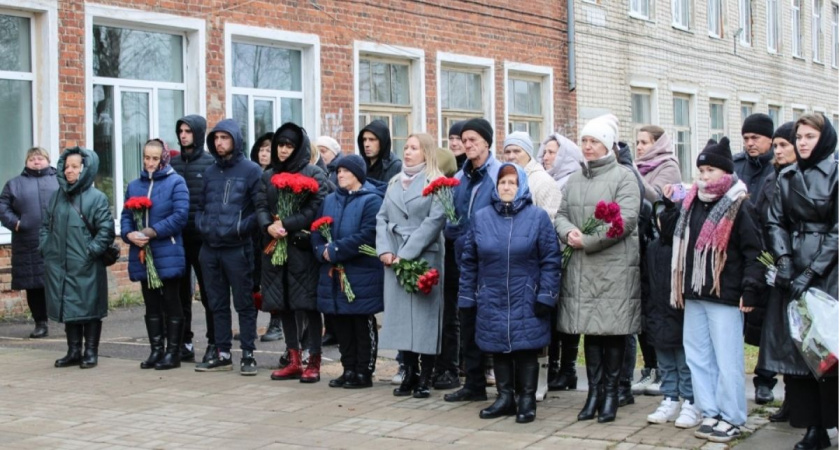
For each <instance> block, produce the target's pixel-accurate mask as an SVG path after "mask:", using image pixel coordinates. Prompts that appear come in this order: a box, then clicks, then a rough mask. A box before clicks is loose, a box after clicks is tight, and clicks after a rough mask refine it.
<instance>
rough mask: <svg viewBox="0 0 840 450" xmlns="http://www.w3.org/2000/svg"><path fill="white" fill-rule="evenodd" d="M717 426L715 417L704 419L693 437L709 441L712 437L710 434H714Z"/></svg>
mask: <svg viewBox="0 0 840 450" xmlns="http://www.w3.org/2000/svg"><path fill="white" fill-rule="evenodd" d="M717 424H718V419H717V417H704V418H703V422H701V423H700V428H698V429H696V430H694V437H698V438H700V439H709V438H710V437H712V433H714V432H715V426H717Z"/></svg>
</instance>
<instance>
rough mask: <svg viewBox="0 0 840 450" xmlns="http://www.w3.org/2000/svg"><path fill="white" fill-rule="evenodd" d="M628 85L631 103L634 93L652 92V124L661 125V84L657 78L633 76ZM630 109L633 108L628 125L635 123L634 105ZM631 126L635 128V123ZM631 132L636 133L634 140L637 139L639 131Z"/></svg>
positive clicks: (633, 130)
mask: <svg viewBox="0 0 840 450" xmlns="http://www.w3.org/2000/svg"><path fill="white" fill-rule="evenodd" d="M628 84H629V85H630V92H631V96H630V97H629V98H630V101H631V102H632V101H633V97H632V94H633V91H637V92H638V91H649V92H650V122H651V124H658V123H660V119H659V84H658V82H657V80H656V79H655V78H650V77H645V76H632V75H631V77H630V81H629V83H628ZM630 108H631V111H630V120H629V121H628V123H633V111H632V108H633V105H632V104H631V105H630ZM645 125H648V124H645ZM631 126H633V127H635V123H633V125H631ZM630 131H632V132H633V133H634V138H635V133H636V131H638V130H636V129H635V128H634V129H632V130H630Z"/></svg>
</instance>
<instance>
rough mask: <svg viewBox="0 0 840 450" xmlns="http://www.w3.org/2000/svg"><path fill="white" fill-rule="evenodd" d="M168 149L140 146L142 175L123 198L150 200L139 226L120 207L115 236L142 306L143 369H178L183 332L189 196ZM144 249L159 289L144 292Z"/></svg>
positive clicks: (159, 143)
mask: <svg viewBox="0 0 840 450" xmlns="http://www.w3.org/2000/svg"><path fill="white" fill-rule="evenodd" d="M169 158H170V155H169V149H168V148H166V144H165V143H164V142H163V141H162V140H160V139H150V140H148V141H147V142H146V144H145V145H144V146H143V171H142V172H140V177H139V178H137V179H136V180H134V181H132V182H131V183H128V188H126V191H125V199H126V200H128V199H130V198H132V197H148V198H149V199H151V201H152V207H151V208H149V209H148V210H147V211H146V212H145V213H144V215H143V216H144V217H143V223H142V226H141V227H138V226H137V223H136V222H135V220H134V211H132V210H130V209H128V208H123V210H122V216H121V219H120V233H121V235H122V239H123V241H125V242H126V243H127V244H131V248H130V250H129V252H128V276H129V278H130V279H131V281H139V282H140V283H141V287H142V291H143V301H144V302H145V303H146V331H147V332H148V333H149V343H150V345H151V347H152V351H151V353H150V354H149V357H148V358H147V359H146V360H145V361H143V362H142V363H140V368H142V369H152V368H154V369H157V370H166V369H173V368H176V367H181V359H180V354H179V351H180V350H179V349H180V348H181V340H182V338H183V334H184V315H183V312H182V310H181V302H180V300H179V299H180V297H179V293H178V292H179V291H178V289H179V286H180V283H181V277H183V276H184V273H185V271H186V263H185V259H184V258H185V257H184V242H183V240H182V239H181V230H183V229H184V227H185V226H186V225H187V215H188V214H189V209H190V193H189V190H187V183H186V182H185V181H184V179H183V178H182V177H181V176H180V175H178V174H177V173H176V172H175V169H173V168H172V166H170V165H169ZM146 245H149V247H151V252H152V255H153V256H154V266H155V268H156V269H157V273H158V275H159V276H160V279H161V281H162V282H163V287H162V288H158V289H151V288H149V281H148V279H147V278H148V277H147V275H146V264H145V262H143V261H141V260H140V250H141V249H142V248H143V247H144V246H146ZM164 314H165V315H166V327H165V329H166V343H167V345H166V352H165V353H164V324H163V320H164Z"/></svg>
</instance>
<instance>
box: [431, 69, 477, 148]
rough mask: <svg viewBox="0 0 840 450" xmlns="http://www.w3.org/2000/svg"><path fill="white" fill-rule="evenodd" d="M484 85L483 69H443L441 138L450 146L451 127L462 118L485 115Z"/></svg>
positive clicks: (443, 142) (441, 77)
mask: <svg viewBox="0 0 840 450" xmlns="http://www.w3.org/2000/svg"><path fill="white" fill-rule="evenodd" d="M483 86H484V80H483V73H482V71H481V70H475V71H472V70H464V69H455V68H452V69H446V68H445V69H441V71H440V108H441V116H442V121H443V123H442V126H441V127H440V131H441V133H440V139H441V143H442V144H443V147H448V146H449V135H448V133H449V127H450V126H452V124H453V123H455V122H458V121H460V120H467V119H472V118H474V117H484V95H483V94H482V88H483Z"/></svg>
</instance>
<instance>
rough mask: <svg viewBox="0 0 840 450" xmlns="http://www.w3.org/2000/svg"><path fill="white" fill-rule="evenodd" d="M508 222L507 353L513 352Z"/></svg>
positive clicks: (511, 229)
mask: <svg viewBox="0 0 840 450" xmlns="http://www.w3.org/2000/svg"><path fill="white" fill-rule="evenodd" d="M509 220H510V231H509V232H508V245H507V281H506V283H507V314H508V317H507V339H508V351H509V352H510V351H513V344H512V343H511V342H510V243H511V242H512V241H513V216H511V217H510V218H509Z"/></svg>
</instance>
